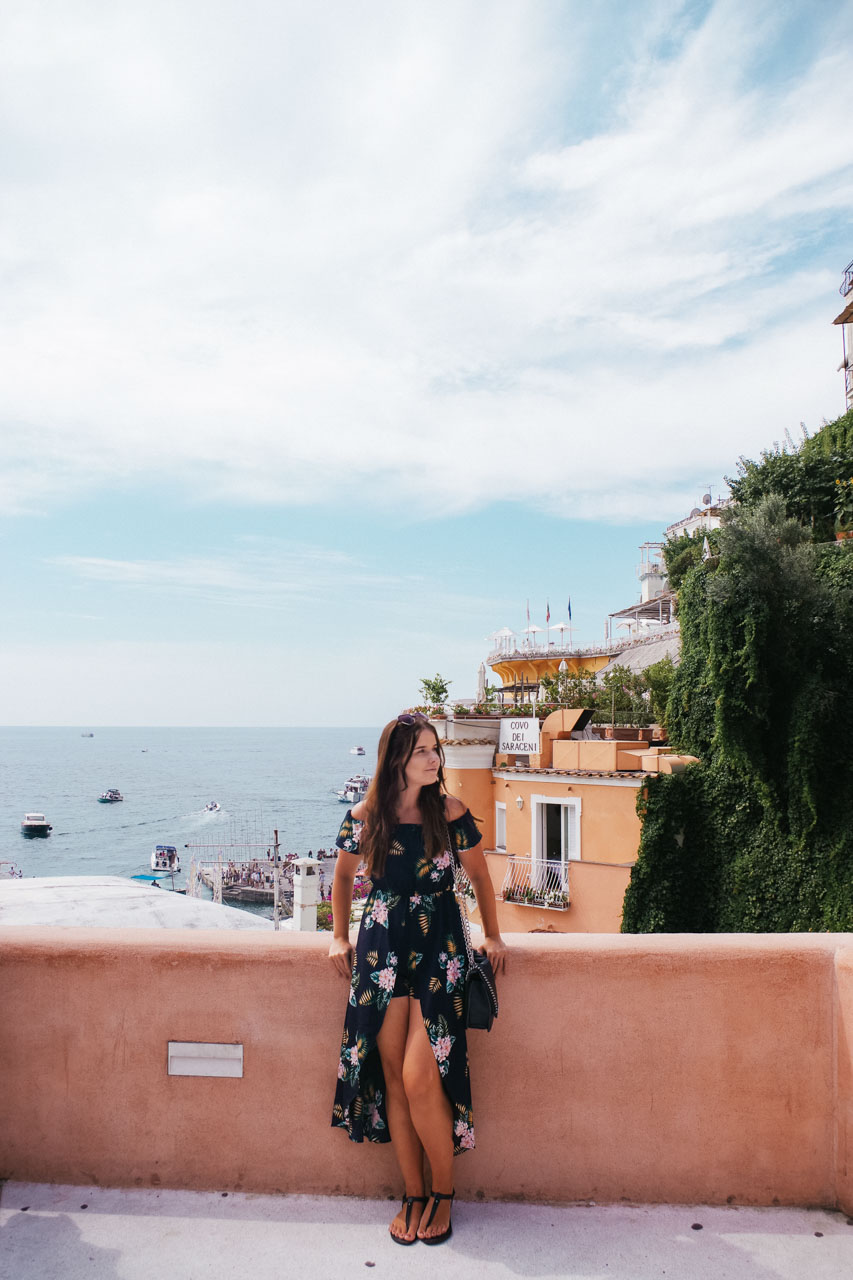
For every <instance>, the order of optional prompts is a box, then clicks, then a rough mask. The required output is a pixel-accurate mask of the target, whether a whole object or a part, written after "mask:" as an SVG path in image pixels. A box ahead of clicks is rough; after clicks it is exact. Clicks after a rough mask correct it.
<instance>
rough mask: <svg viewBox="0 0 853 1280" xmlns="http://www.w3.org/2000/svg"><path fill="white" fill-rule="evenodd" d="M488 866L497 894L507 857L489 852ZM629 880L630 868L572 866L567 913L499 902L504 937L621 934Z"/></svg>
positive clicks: (477, 918) (581, 863) (595, 864)
mask: <svg viewBox="0 0 853 1280" xmlns="http://www.w3.org/2000/svg"><path fill="white" fill-rule="evenodd" d="M486 862H487V865H488V868H489V874H490V875H491V877H492V884H493V885H494V886H495V893H496V894H497V893H499V892H500V890H501V886H502V885H503V882H504V876H505V874H506V865H507V864H506V855H505V854H502V853H496V852H491V851H490V852H488V853H487V854H486ZM630 878H631V868H630V867H614V866H610V867H608V866H601V865H599V864H597V863H589V864H587V863H583V862H571V863H569V896H570V899H571V905H570V906H569V908H568V910H566V911H545V910H543V909H542V908H540V907H519V906H516V905H515V904H513V903H511V902H500V901H499V902H498V904H497V907H498V925H499V927H500V930H501V933H534V932H536V933H618V932H619V930H620V929H621V927H622V904H623V903H624V901H625V890H626V889H627V888H628V881H629V880H630ZM471 918H472V919H474V920H479V918H480V917H479V913H478V912H477V910H476V909H472V910H471Z"/></svg>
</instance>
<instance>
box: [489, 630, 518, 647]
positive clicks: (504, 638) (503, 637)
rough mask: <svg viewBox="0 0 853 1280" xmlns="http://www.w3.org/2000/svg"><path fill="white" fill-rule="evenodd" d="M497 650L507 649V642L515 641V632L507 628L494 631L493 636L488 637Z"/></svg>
mask: <svg viewBox="0 0 853 1280" xmlns="http://www.w3.org/2000/svg"><path fill="white" fill-rule="evenodd" d="M489 639H490V640H493V641H494V643H495V644H496V645H497V647H498V648H499V649H508V648H509V643H508V642H509V641H510V640H514V639H515V632H514V631H510V629H509V627H501V629H500V631H496V632H495V634H494V635H493V636H489Z"/></svg>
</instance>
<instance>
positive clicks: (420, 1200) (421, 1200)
mask: <svg viewBox="0 0 853 1280" xmlns="http://www.w3.org/2000/svg"><path fill="white" fill-rule="evenodd" d="M428 1199H429V1196H403V1204H404V1205H405V1206H406V1232H407V1234H408V1230H409V1226H410V1225H411V1221H412V1205H413V1204H426V1202H427V1200H428ZM401 1207H402V1206H401ZM388 1234H389V1236H390V1237H391V1239H392V1240H393V1241H394V1243H395V1244H404V1245H407V1246H408V1245H410V1244H414V1243H415V1241H416V1240H417V1238H418V1237H417V1235H413V1236H412V1238H411V1240H404V1239H403V1237H402V1236H395V1235H394V1232H393V1231H392V1230H391V1228H390V1227H389V1228H388Z"/></svg>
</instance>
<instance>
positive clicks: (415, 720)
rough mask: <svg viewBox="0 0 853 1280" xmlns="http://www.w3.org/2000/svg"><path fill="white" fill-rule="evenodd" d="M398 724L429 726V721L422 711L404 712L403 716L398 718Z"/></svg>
mask: <svg viewBox="0 0 853 1280" xmlns="http://www.w3.org/2000/svg"><path fill="white" fill-rule="evenodd" d="M397 724H429V720H428V719H427V718H426V716H423V715H421V713H420V711H414V712H413V711H404V712H403V714H402V715H401V716H397Z"/></svg>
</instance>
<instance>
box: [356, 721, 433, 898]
mask: <svg viewBox="0 0 853 1280" xmlns="http://www.w3.org/2000/svg"><path fill="white" fill-rule="evenodd" d="M410 719H411V723H409V720H410ZM424 729H429V730H431V732H432V733H433V734H434V736H435V746H436V750H437V751H438V762H439V763H438V777H437V779H436V781H435V782H432V783H430V785H429V786H428V787H421V790H420V795H419V796H418V808H419V809H420V813H421V822H422V824H423V834H424V852H425V853H426V855H427V857H428V858H432V857H435V855H436V854H438V853H441V852H442V850H443V849H444V846H445V843H446V836H447V819H446V818H445V815H444V752H443V751H442V749H441V743H440V742H439V740H438V734H437V733H436V732H435V729H434V728H433V726H432V725H431V724H430V722H429V720H427V718H426V716H422V715H412V716H411V718H410V717H409V716H408V715H407V716H406V721H405V722H404V721H401V720H400V719H396V720H391V721H389V722H388V724H386V726H385V728H384V729H383V730H382V735H381V737H380V739H379V749H378V752H377V757H376V772H375V773H374V775H373V780H372V782H371V784H370V787H369V788H368V792H367V795H366V797H365V799H364V808H365V815H364V830H363V831H362V833H361V840H360V841H359V852H360V853H361V855H362V856H363V858H364V860H365V862H366V863H367V873H368V875H369V876H370V877H371V878H372V879H378V878H379V877H380V876H382V875H384V873H385V859H386V858H387V857H388V850H389V849H390V848H391V842H392V840H393V837H394V827H395V826H396V823H397V802H398V800H399V798H400V796H401V794H402V793H403V791H405V789H406V765H407V764H408V763H409V761H410V760H411V758H412V753H413V751H414V749H415V745H416V744H417V741H418V738H419V737H420V735H421V733H422V732H423V730H424Z"/></svg>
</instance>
